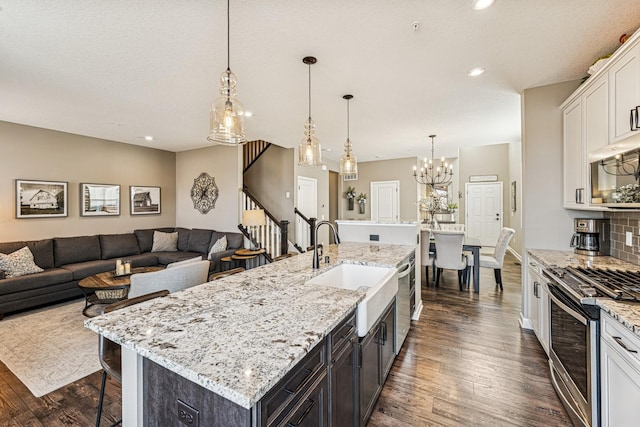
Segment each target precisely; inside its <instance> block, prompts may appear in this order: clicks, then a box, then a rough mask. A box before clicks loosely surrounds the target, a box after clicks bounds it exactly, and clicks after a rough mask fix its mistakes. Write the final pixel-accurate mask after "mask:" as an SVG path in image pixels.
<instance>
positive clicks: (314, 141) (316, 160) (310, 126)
mask: <svg viewBox="0 0 640 427" xmlns="http://www.w3.org/2000/svg"><path fill="white" fill-rule="evenodd" d="M302 62H304V63H305V64H307V65H308V66H309V118H308V119H307V121H306V122H304V136H303V137H302V140H301V141H300V146H299V147H298V166H322V153H321V150H320V140H319V139H318V138H317V137H316V124H315V122H314V121H313V120H312V119H311V65H313V64H315V63H316V62H317V59H316V58H314V57H313V56H305V57H304V58H303V59H302Z"/></svg>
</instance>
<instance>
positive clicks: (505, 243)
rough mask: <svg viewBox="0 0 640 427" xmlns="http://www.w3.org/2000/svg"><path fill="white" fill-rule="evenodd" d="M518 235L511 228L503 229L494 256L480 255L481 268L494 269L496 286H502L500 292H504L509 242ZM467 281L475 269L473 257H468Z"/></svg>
mask: <svg viewBox="0 0 640 427" xmlns="http://www.w3.org/2000/svg"><path fill="white" fill-rule="evenodd" d="M515 233H516V230H514V229H513V228H509V227H503V228H502V230H500V235H499V236H498V241H497V242H496V247H495V249H494V250H493V255H480V267H484V268H493V274H494V276H495V278H496V285H498V286H500V290H501V291H502V290H503V287H502V265H503V264H504V256H505V254H506V253H507V248H508V247H509V242H510V241H511V238H512V237H513V235H514V234H515ZM467 265H468V268H467V281H468V280H469V275H470V274H471V268H472V267H473V265H474V264H473V256H467Z"/></svg>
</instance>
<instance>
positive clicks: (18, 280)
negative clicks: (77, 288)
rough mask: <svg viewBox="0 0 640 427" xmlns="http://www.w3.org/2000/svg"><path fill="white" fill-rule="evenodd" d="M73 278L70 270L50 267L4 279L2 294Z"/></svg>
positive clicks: (1, 287)
mask: <svg viewBox="0 0 640 427" xmlns="http://www.w3.org/2000/svg"><path fill="white" fill-rule="evenodd" d="M72 280H73V275H72V274H71V272H70V271H68V270H65V269H62V268H48V269H46V270H45V271H43V272H41V273H35V274H30V275H28V276H20V277H12V278H9V279H4V280H3V281H2V283H0V295H6V294H12V293H14V292H24V291H27V290H29V289H38V288H44V287H47V286H51V285H56V284H59V283H67V282H71V281H72Z"/></svg>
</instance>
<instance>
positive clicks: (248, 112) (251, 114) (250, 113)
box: [244, 111, 253, 117]
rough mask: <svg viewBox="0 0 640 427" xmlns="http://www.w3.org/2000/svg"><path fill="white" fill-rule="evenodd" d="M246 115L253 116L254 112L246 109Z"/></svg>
mask: <svg viewBox="0 0 640 427" xmlns="http://www.w3.org/2000/svg"><path fill="white" fill-rule="evenodd" d="M244 116H245V117H251V116H253V113H252V112H251V111H245V112H244Z"/></svg>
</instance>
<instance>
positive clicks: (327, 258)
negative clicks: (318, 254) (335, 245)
mask: <svg viewBox="0 0 640 427" xmlns="http://www.w3.org/2000/svg"><path fill="white" fill-rule="evenodd" d="M324 263H325V264H329V255H327V256H326V257H324Z"/></svg>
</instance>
